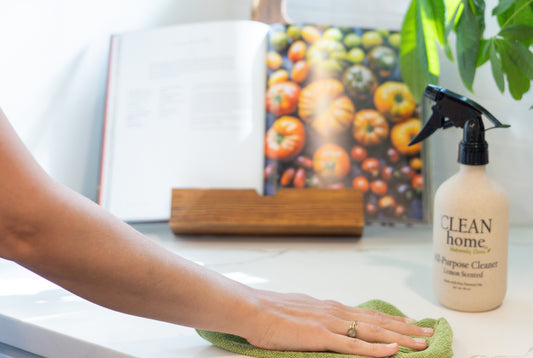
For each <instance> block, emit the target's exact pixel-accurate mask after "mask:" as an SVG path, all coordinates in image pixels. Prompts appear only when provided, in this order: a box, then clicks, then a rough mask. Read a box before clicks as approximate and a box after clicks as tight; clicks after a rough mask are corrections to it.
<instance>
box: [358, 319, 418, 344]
mask: <svg viewBox="0 0 533 358" xmlns="http://www.w3.org/2000/svg"><path fill="white" fill-rule="evenodd" d="M349 324H350V323H349ZM357 338H358V339H361V340H363V341H366V342H380V343H398V344H399V345H400V346H403V347H407V348H411V349H415V350H424V349H426V347H427V343H426V340H425V339H423V338H414V337H411V336H408V335H404V334H400V333H397V332H393V331H390V330H388V329H385V328H383V327H380V326H376V325H373V324H369V323H366V322H360V323H359V327H358V329H357Z"/></svg>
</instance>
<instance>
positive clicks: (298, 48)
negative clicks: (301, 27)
mask: <svg viewBox="0 0 533 358" xmlns="http://www.w3.org/2000/svg"><path fill="white" fill-rule="evenodd" d="M306 50H307V45H306V44H305V42H303V41H302V40H298V41H294V42H293V43H292V45H291V47H289V50H288V51H287V57H288V58H289V60H291V61H292V62H297V61H300V60H303V59H304V57H305V51H306Z"/></svg>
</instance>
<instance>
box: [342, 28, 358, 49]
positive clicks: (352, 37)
mask: <svg viewBox="0 0 533 358" xmlns="http://www.w3.org/2000/svg"><path fill="white" fill-rule="evenodd" d="M344 44H345V45H346V47H348V48H353V47H356V46H360V45H361V37H360V36H359V35H357V34H356V33H353V32H352V33H350V34H347V35H346V36H344Z"/></svg>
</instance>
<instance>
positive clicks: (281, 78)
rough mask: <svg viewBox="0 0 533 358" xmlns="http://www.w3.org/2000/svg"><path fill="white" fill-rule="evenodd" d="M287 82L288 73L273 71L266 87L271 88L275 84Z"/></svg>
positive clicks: (282, 70) (285, 71)
mask: <svg viewBox="0 0 533 358" xmlns="http://www.w3.org/2000/svg"><path fill="white" fill-rule="evenodd" d="M288 80H289V72H287V70H284V69H280V70H276V71H274V72H273V73H272V74H271V75H270V77H269V78H268V83H267V84H268V86H269V87H270V86H272V85H274V84H276V83H281V82H285V81H288Z"/></svg>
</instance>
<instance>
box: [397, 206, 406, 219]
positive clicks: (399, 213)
mask: <svg viewBox="0 0 533 358" xmlns="http://www.w3.org/2000/svg"><path fill="white" fill-rule="evenodd" d="M404 214H405V206H403V205H401V204H398V205H396V207H395V208H394V216H396V217H402V216H403V215H404Z"/></svg>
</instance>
